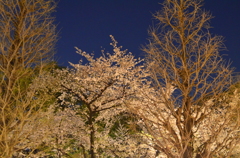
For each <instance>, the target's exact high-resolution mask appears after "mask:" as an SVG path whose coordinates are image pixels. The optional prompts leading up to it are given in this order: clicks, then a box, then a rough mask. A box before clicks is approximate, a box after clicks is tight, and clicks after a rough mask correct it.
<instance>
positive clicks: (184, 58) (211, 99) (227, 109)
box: [132, 0, 239, 158]
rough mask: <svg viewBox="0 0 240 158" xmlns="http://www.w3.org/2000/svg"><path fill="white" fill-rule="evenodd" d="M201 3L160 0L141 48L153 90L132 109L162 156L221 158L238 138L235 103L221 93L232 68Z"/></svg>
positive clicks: (220, 39) (225, 86)
mask: <svg viewBox="0 0 240 158" xmlns="http://www.w3.org/2000/svg"><path fill="white" fill-rule="evenodd" d="M201 2H202V1H199V0H165V1H164V3H163V8H162V10H161V11H159V12H157V13H156V14H154V17H155V18H156V19H157V20H158V21H159V25H158V26H157V28H156V29H155V28H153V29H152V30H150V31H149V32H150V36H151V39H150V40H149V41H150V43H149V44H148V45H147V46H146V47H145V48H144V51H145V52H146V53H147V60H148V65H149V67H148V68H149V73H150V76H151V79H152V86H153V87H154V90H151V91H146V90H144V91H142V94H141V96H139V100H140V102H139V101H138V102H136V105H135V106H132V111H135V112H136V113H137V114H138V115H139V116H140V117H141V118H142V119H143V124H144V127H145V133H146V137H148V138H149V142H151V144H152V146H153V147H154V148H155V149H156V150H158V151H159V152H160V153H162V154H163V155H165V156H167V157H172V158H173V157H184V158H187V157H197V158H200V157H202V158H206V157H213V156H217V157H227V156H229V155H230V154H231V151H232V148H233V147H234V145H235V144H236V143H237V142H238V141H239V133H237V131H238V130H239V107H237V106H236V107H237V108H236V107H235V108H233V106H231V105H230V104H229V100H228V99H227V98H228V97H226V93H225V91H227V90H228V89H229V87H230V85H231V84H232V82H231V74H232V69H230V68H229V65H228V64H227V63H226V62H225V61H224V60H223V58H222V57H221V55H220V54H219V51H220V50H222V49H223V48H224V45H223V38H222V37H220V36H213V35H211V34H210V32H209V23H208V22H209V20H210V19H211V18H212V17H211V15H210V14H209V13H208V12H206V11H203V10H202V9H201V6H202V3H201ZM233 115H234V117H235V118H234V120H233V119H232V118H233Z"/></svg>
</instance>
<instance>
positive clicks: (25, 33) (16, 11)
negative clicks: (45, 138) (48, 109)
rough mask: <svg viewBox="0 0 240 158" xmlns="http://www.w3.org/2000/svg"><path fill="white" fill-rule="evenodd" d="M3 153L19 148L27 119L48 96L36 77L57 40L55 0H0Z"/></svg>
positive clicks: (0, 140)
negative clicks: (37, 87) (53, 14)
mask: <svg viewBox="0 0 240 158" xmlns="http://www.w3.org/2000/svg"><path fill="white" fill-rule="evenodd" d="M0 6H1V7H0V77H1V78H0V84H1V87H0V156H1V157H11V155H12V153H13V152H14V151H17V150H20V149H18V148H16V145H17V144H19V143H20V142H22V141H24V139H25V138H26V136H27V135H28V134H29V133H31V132H32V129H29V130H28V131H25V132H27V133H23V128H24V126H25V124H26V123H27V122H29V121H30V120H34V118H35V117H37V115H36V114H37V112H38V111H39V110H38V109H40V108H41V107H42V106H44V105H45V104H46V102H47V100H48V97H47V94H46V93H45V92H39V91H38V90H37V89H36V88H35V87H34V85H36V83H34V78H36V77H37V76H41V72H42V71H43V67H45V64H46V63H47V62H49V61H50V59H51V58H52V56H53V53H54V45H55V42H56V33H55V28H56V27H55V25H54V24H53V21H54V18H53V17H52V16H51V13H52V12H53V11H54V9H55V7H56V4H55V2H54V1H53V0H7V1H6V0H0Z"/></svg>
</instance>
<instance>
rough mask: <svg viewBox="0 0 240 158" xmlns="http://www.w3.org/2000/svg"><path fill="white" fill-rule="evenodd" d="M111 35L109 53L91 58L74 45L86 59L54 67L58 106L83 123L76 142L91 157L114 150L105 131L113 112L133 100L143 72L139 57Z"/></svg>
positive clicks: (91, 56)
mask: <svg viewBox="0 0 240 158" xmlns="http://www.w3.org/2000/svg"><path fill="white" fill-rule="evenodd" d="M111 38H112V41H113V42H112V43H111V45H112V46H113V54H110V53H106V54H105V53H104V52H103V54H102V56H100V57H99V58H96V59H95V58H94V56H93V55H90V54H88V53H86V52H83V51H81V50H80V49H78V48H76V49H77V53H78V54H80V55H81V56H83V57H85V58H86V60H87V63H86V64H83V62H82V61H80V62H79V64H73V63H70V64H71V66H72V67H73V68H72V69H62V70H57V71H56V72H55V74H54V76H55V78H56V79H58V80H56V82H54V83H55V84H56V86H55V87H58V88H55V91H57V92H58V93H59V97H58V100H59V104H60V105H59V106H60V107H62V109H65V108H70V109H72V110H73V111H75V115H77V116H78V121H79V122H82V124H83V125H84V126H79V127H78V128H79V131H82V132H81V134H80V135H79V137H81V139H80V138H79V141H80V144H79V146H80V147H81V148H82V151H86V152H85V153H84V155H85V156H86V155H87V151H89V153H90V156H91V157H95V156H96V155H97V154H98V155H100V154H103V155H104V154H113V153H114V151H113V148H112V149H110V148H109V147H110V146H114V143H113V141H114V139H111V138H110V137H109V133H110V130H111V129H112V128H111V127H112V125H113V124H114V122H115V121H116V117H115V116H117V115H119V114H120V113H122V112H124V111H127V109H126V107H125V106H123V105H124V104H125V103H126V102H127V101H129V100H133V98H134V97H135V94H136V93H137V91H138V89H139V88H140V86H141V82H143V81H144V80H146V79H145V78H146V76H147V73H146V72H145V69H144V67H143V65H141V62H142V60H140V59H135V58H134V56H133V55H132V54H131V53H127V51H126V50H125V51H122V50H121V47H118V46H117V42H116V41H115V39H114V38H113V37H112V36H111ZM125 134H126V133H125ZM110 139H111V140H110ZM115 141H116V140H115ZM136 144H137V143H136ZM107 149H109V150H107ZM134 150H135V149H134ZM107 151H108V152H107ZM115 154H116V153H115Z"/></svg>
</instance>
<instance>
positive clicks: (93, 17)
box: [55, 0, 240, 72]
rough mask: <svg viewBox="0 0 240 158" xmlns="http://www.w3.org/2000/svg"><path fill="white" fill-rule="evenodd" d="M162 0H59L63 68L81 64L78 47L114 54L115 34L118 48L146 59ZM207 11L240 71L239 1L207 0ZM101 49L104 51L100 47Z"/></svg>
mask: <svg viewBox="0 0 240 158" xmlns="http://www.w3.org/2000/svg"><path fill="white" fill-rule="evenodd" d="M161 2H163V0H59V2H58V7H57V12H56V13H55V16H56V23H57V24H58V31H59V36H60V39H59V41H58V43H57V52H56V55H55V59H56V60H57V61H58V63H59V64H60V65H64V66H69V64H68V61H70V62H72V63H78V61H79V60H80V59H81V58H82V57H81V56H80V55H78V54H76V53H75V49H74V47H75V46H76V47H78V48H80V49H82V50H84V51H86V52H88V53H94V54H95V55H96V56H99V55H100V54H101V49H102V48H105V50H106V52H112V47H111V46H110V45H109V44H110V42H111V39H110V37H109V35H113V36H114V37H115V39H116V40H117V41H118V43H119V46H120V45H121V46H123V49H128V50H129V51H130V52H132V53H133V54H134V55H135V56H136V57H144V53H143V52H142V51H141V46H142V45H145V44H147V43H148V40H147V39H148V38H149V36H148V31H147V30H148V29H149V27H150V26H152V24H153V23H155V24H156V21H155V20H154V19H153V17H152V14H153V13H155V12H156V11H158V10H160V9H161V5H160V4H159V3H161ZM203 8H204V9H206V10H207V11H210V12H211V13H212V15H213V16H214V18H213V19H212V20H211V26H212V27H213V28H212V29H210V32H211V33H212V34H215V35H222V36H223V37H224V39H225V45H226V47H227V51H223V52H221V53H222V54H227V56H225V57H224V58H225V59H226V60H227V61H228V60H230V61H231V62H232V67H235V68H236V70H235V71H236V72H239V71H240V0H205V1H204V6H203ZM101 47H102V48H101Z"/></svg>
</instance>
